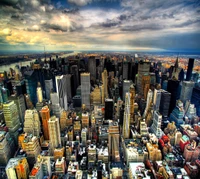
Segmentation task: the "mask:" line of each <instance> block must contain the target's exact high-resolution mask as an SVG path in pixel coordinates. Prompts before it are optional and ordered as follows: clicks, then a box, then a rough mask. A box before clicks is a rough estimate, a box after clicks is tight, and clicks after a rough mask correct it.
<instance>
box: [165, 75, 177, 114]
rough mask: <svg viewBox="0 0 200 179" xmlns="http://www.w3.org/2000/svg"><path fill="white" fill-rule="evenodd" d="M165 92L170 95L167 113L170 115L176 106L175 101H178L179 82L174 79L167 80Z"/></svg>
mask: <svg viewBox="0 0 200 179" xmlns="http://www.w3.org/2000/svg"><path fill="white" fill-rule="evenodd" d="M167 91H168V92H170V93H171V100H170V105H169V113H171V112H172V110H173V109H174V108H175V106H176V100H178V99H179V81H178V80H174V79H171V80H168V85H167Z"/></svg>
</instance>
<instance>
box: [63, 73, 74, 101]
mask: <svg viewBox="0 0 200 179" xmlns="http://www.w3.org/2000/svg"><path fill="white" fill-rule="evenodd" d="M64 78H65V80H66V85H67V86H65V88H66V90H67V101H72V75H71V74H67V75H64Z"/></svg>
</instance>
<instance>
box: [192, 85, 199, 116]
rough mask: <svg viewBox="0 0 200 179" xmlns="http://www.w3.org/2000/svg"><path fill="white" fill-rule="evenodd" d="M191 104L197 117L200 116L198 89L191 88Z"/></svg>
mask: <svg viewBox="0 0 200 179" xmlns="http://www.w3.org/2000/svg"><path fill="white" fill-rule="evenodd" d="M191 103H192V104H194V105H195V107H196V109H197V116H200V87H195V88H193V91H192V99H191Z"/></svg>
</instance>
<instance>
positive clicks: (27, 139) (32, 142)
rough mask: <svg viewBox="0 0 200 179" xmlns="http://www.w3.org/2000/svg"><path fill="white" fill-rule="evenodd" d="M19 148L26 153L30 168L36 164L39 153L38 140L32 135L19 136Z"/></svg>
mask: <svg viewBox="0 0 200 179" xmlns="http://www.w3.org/2000/svg"><path fill="white" fill-rule="evenodd" d="M19 146H20V147H21V148H22V149H23V150H24V151H25V152H26V154H27V160H28V163H29V165H30V168H31V167H32V166H33V165H34V163H35V162H36V160H37V156H38V155H39V154H40V152H41V147H40V144H39V141H38V138H37V137H36V136H33V135H32V134H20V135H19Z"/></svg>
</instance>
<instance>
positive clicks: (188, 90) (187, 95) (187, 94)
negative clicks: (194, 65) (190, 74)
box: [180, 81, 195, 104]
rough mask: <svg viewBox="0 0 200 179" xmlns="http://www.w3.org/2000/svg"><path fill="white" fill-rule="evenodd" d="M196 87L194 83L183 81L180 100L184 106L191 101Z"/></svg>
mask: <svg viewBox="0 0 200 179" xmlns="http://www.w3.org/2000/svg"><path fill="white" fill-rule="evenodd" d="M194 85H195V83H194V82H192V81H183V83H182V89H181V95H180V100H181V101H182V102H183V104H185V102H186V101H187V100H191V97H192V90H193V88H194Z"/></svg>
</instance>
